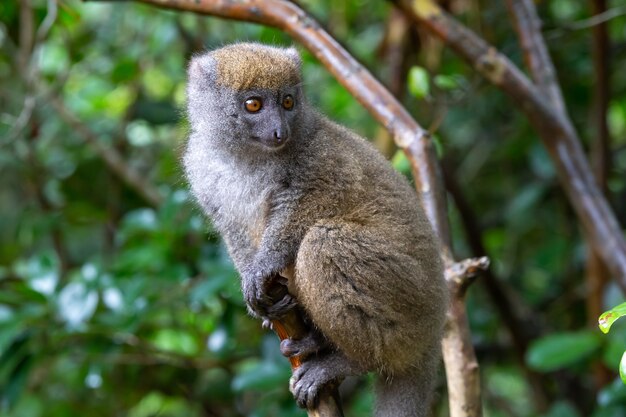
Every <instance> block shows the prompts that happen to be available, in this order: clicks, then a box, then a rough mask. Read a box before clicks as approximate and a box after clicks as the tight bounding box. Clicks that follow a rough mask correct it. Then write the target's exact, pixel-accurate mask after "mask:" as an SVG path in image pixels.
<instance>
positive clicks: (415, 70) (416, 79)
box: [408, 66, 430, 99]
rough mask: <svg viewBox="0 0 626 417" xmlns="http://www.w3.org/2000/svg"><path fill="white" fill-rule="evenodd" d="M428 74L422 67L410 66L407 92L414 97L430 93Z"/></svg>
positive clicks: (422, 96)
mask: <svg viewBox="0 0 626 417" xmlns="http://www.w3.org/2000/svg"><path fill="white" fill-rule="evenodd" d="M429 81H430V76H429V75H428V71H426V69H425V68H422V67H417V66H415V67H411V69H410V70H409V77H408V85H409V92H410V93H411V94H412V95H413V97H415V98H420V99H421V98H426V97H428V95H429V93H430V84H429Z"/></svg>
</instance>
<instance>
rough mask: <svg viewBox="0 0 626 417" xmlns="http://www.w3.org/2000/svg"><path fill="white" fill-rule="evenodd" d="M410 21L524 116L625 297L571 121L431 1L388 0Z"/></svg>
mask: <svg viewBox="0 0 626 417" xmlns="http://www.w3.org/2000/svg"><path fill="white" fill-rule="evenodd" d="M393 1H394V3H396V4H397V5H398V6H399V7H401V8H402V9H403V10H405V12H406V13H407V14H408V15H409V16H411V17H412V19H413V20H414V21H415V22H416V23H418V24H420V25H423V27H425V28H427V29H428V30H429V31H431V32H432V33H433V34H435V35H436V36H438V37H439V38H441V39H442V40H443V41H444V42H446V44H448V46H450V47H451V48H452V49H453V50H454V51H455V52H456V53H457V54H459V55H460V56H461V57H462V58H463V59H465V60H466V61H467V62H468V63H469V64H470V65H472V66H473V67H474V68H475V69H476V70H477V71H478V72H479V73H481V74H482V75H483V76H484V77H485V78H486V79H487V80H488V81H490V82H491V83H493V84H494V85H495V86H497V87H498V88H500V89H502V90H503V91H504V92H505V93H507V94H508V95H509V96H510V97H511V98H512V99H513V103H514V105H515V106H518V107H519V108H520V110H522V111H523V112H524V113H525V114H526V116H527V117H528V119H529V121H530V122H531V124H532V125H533V126H534V128H535V130H536V131H537V132H538V134H539V136H540V137H541V139H542V140H543V142H544V145H545V146H546V148H547V149H548V151H549V153H550V155H551V157H552V160H553V162H554V164H555V165H556V168H557V172H558V174H559V177H560V180H561V184H562V185H563V187H564V189H565V191H566V193H567V196H568V198H569V201H570V203H571V204H572V206H573V207H574V210H575V211H576V214H577V215H578V218H579V220H580V222H581V223H582V225H583V229H584V231H585V232H586V235H587V237H588V239H589V241H590V243H591V244H592V245H593V247H594V248H595V249H596V250H597V251H598V253H599V254H600V255H601V256H602V259H603V260H604V262H605V263H606V264H607V266H608V267H609V269H610V271H611V273H612V274H613V275H614V277H615V279H616V280H617V283H618V284H619V285H620V286H621V288H622V291H623V292H624V293H626V241H625V240H624V237H623V235H622V231H621V227H620V225H619V223H618V222H617V219H616V218H615V214H614V213H613V211H612V210H611V208H610V206H609V204H608V202H607V201H606V198H605V197H604V195H602V193H601V192H600V190H599V188H598V186H597V185H596V183H595V180H594V178H593V175H591V172H592V171H591V167H590V166H589V163H588V161H587V159H586V157H585V153H584V151H583V148H582V146H581V143H580V140H579V138H578V135H577V133H576V131H575V130H574V127H573V125H572V122H571V120H570V119H569V118H568V117H567V115H566V114H564V112H558V111H555V109H554V106H552V105H551V104H550V102H549V101H547V100H546V99H545V96H544V95H543V94H542V93H541V92H540V91H539V90H538V89H537V87H535V86H534V85H533V84H532V83H531V82H530V81H529V80H528V78H527V77H526V76H525V75H524V74H523V73H522V72H521V71H520V70H519V69H518V68H517V67H516V66H515V65H514V64H513V63H512V62H511V61H510V60H509V59H508V58H507V57H506V56H504V55H502V54H500V53H499V52H498V51H497V50H496V49H495V48H493V47H492V46H490V45H488V44H487V43H486V42H485V41H484V40H483V39H481V38H480V37H479V36H478V35H476V34H475V33H474V32H472V31H471V30H469V29H468V28H466V27H465V26H463V25H462V24H461V23H459V22H457V21H456V20H454V19H453V18H452V17H450V16H449V15H448V14H447V13H445V12H444V11H443V10H441V8H440V7H439V6H437V4H435V3H434V2H433V1H432V0H413V1H409V0H393Z"/></svg>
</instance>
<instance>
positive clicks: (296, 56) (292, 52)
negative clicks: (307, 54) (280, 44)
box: [285, 46, 302, 69]
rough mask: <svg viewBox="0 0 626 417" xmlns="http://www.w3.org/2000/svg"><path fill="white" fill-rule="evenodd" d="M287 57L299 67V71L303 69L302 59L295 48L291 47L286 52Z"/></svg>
mask: <svg viewBox="0 0 626 417" xmlns="http://www.w3.org/2000/svg"><path fill="white" fill-rule="evenodd" d="M285 52H286V53H287V56H288V57H289V58H290V59H291V60H292V61H293V62H294V63H295V64H296V65H297V66H298V69H300V68H301V67H302V58H301V57H300V53H299V52H298V50H297V49H296V47H295V46H291V47H289V48H287V49H286V51H285Z"/></svg>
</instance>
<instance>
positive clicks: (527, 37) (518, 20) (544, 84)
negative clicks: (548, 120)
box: [507, 0, 565, 112]
mask: <svg viewBox="0 0 626 417" xmlns="http://www.w3.org/2000/svg"><path fill="white" fill-rule="evenodd" d="M507 4H508V6H509V11H510V13H511V15H512V18H513V19H512V20H513V23H514V24H515V29H516V30H517V35H518V37H519V40H520V44H521V45H522V50H523V51H524V60H525V61H526V66H527V67H528V69H529V70H530V74H531V76H532V78H533V80H534V81H535V84H536V85H537V86H538V87H539V89H540V90H541V91H543V92H544V94H546V96H547V97H548V98H549V99H550V101H551V102H552V104H553V105H554V106H555V107H556V109H557V110H558V111H559V112H564V111H565V104H564V101H563V94H562V93H561V88H560V87H559V83H558V80H557V77H556V71H555V69H554V64H553V63H552V59H551V58H550V54H549V52H548V48H547V47H546V44H545V42H544V40H543V36H542V35H541V21H540V20H539V16H538V15H537V9H536V8H535V4H534V3H533V0H507Z"/></svg>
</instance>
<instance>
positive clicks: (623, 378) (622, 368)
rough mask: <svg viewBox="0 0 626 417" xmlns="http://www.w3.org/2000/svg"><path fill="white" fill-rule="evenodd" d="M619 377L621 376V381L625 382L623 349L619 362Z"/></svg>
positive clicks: (625, 356)
mask: <svg viewBox="0 0 626 417" xmlns="http://www.w3.org/2000/svg"><path fill="white" fill-rule="evenodd" d="M619 377H620V378H622V382H623V383H624V384H626V351H624V354H623V355H622V360H621V361H620V362H619Z"/></svg>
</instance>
